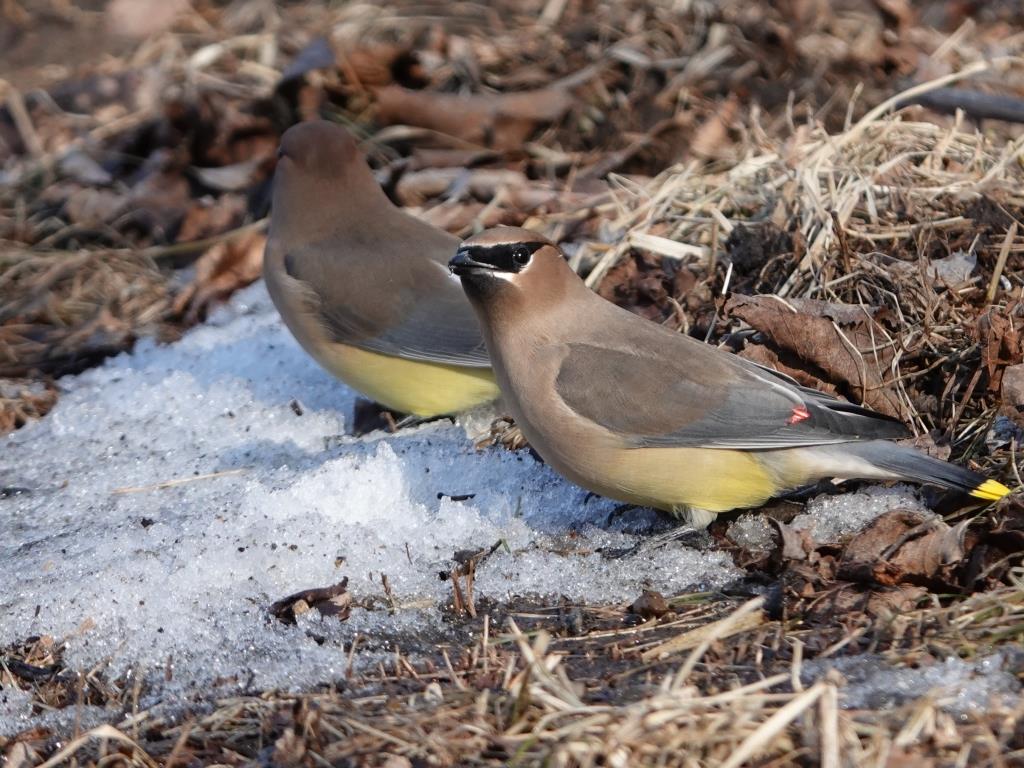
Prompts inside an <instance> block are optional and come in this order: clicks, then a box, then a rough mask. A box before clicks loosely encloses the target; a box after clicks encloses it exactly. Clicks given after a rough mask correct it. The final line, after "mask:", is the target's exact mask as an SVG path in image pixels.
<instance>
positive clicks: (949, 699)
mask: <svg viewBox="0 0 1024 768" xmlns="http://www.w3.org/2000/svg"><path fill="white" fill-rule="evenodd" d="M1022 667H1024V651H1021V650H1020V649H1016V648H1004V649H1002V650H1000V651H998V652H996V653H993V654H992V655H990V656H985V657H982V658H979V659H973V660H964V659H960V658H958V657H953V658H949V659H945V660H943V661H941V662H938V663H936V664H934V665H932V666H930V667H921V668H917V669H909V668H894V667H893V666H892V664H890V663H889V662H886V661H884V660H883V659H881V658H880V657H878V656H871V655H866V656H849V657H846V658H837V659H829V660H822V661H812V662H808V663H806V664H804V670H803V675H802V677H803V678H804V682H808V683H809V682H813V681H814V680H816V679H817V678H819V677H823V676H824V675H825V674H826V673H827V672H828V671H829V670H831V669H835V670H837V671H838V672H839V673H840V674H841V675H842V676H843V677H844V678H845V679H846V685H845V686H844V687H842V688H841V689H840V704H841V705H842V706H843V708H845V709H891V708H893V707H898V706H900V705H901V704H904V703H906V702H908V701H912V700H914V699H920V698H922V697H928V698H930V699H931V700H933V701H934V702H935V703H936V704H937V705H938V706H940V707H941V708H942V709H944V710H945V711H947V712H949V713H951V714H953V715H957V716H961V717H964V716H967V715H971V714H978V713H981V712H985V711H987V710H989V709H990V708H991V707H992V705H993V703H996V704H998V705H1002V706H1012V705H1013V704H1015V703H1016V701H1017V699H1018V697H1019V695H1020V689H1021V685H1020V681H1019V680H1018V679H1017V674H1018V673H1019V672H1020V670H1021V669H1022Z"/></svg>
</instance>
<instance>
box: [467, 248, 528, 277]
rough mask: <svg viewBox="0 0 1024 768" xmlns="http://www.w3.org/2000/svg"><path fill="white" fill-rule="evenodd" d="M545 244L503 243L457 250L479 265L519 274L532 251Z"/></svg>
mask: <svg viewBox="0 0 1024 768" xmlns="http://www.w3.org/2000/svg"><path fill="white" fill-rule="evenodd" d="M545 245H547V243H505V244H502V245H468V246H463V247H461V248H459V255H461V256H463V257H468V258H470V259H472V260H473V261H474V262H476V263H477V264H480V265H484V264H486V265H489V266H490V267H492V268H494V269H495V270H497V271H499V272H519V271H521V270H522V269H523V268H524V267H525V266H526V265H527V264H529V263H530V258H531V257H532V256H533V253H534V251H537V250H538V249H540V248H543V247H544V246H545Z"/></svg>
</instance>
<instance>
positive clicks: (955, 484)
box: [836, 440, 1010, 501]
mask: <svg viewBox="0 0 1024 768" xmlns="http://www.w3.org/2000/svg"><path fill="white" fill-rule="evenodd" d="M839 452H842V453H844V454H846V455H847V456H851V457H856V458H859V459H860V460H862V461H864V462H865V463H867V464H869V465H871V467H873V468H875V469H877V470H880V471H881V472H882V473H885V474H887V475H888V476H889V477H890V478H892V479H898V480H912V481H915V482H918V483H931V484H932V485H937V486H939V487H940V488H948V489H949V490H953V491H960V492H961V493H967V494H970V495H971V496H975V497H977V498H979V499H986V500H989V501H996V500H998V499H1001V498H1002V497H1003V496H1005V495H1006V494H1007V493H1009V492H1010V489H1009V488H1007V487H1006V486H1005V485H1003V484H1002V483H999V482H997V481H995V480H989V479H987V478H986V477H985V476H984V475H980V474H978V473H977V472H973V471H971V470H969V469H965V468H964V467H959V466H957V465H956V464H950V463H949V462H948V461H942V460H941V459H935V458H932V457H931V456H929V455H928V454H926V453H922V452H921V451H919V450H917V449H915V448H908V447H906V446H902V445H896V444H894V443H890V442H886V441H883V440H870V441H867V442H863V443H843V444H842V445H840V446H836V453H839ZM877 476H880V475H877Z"/></svg>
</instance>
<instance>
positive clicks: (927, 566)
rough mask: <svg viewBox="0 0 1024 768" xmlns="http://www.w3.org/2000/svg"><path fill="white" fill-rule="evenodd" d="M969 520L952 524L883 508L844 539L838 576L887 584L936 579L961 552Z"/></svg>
mask: <svg viewBox="0 0 1024 768" xmlns="http://www.w3.org/2000/svg"><path fill="white" fill-rule="evenodd" d="M968 523H969V521H964V522H962V523H959V524H958V525H956V526H955V527H953V528H951V527H950V526H948V525H947V524H946V523H944V522H943V521H942V520H938V519H935V518H928V517H925V516H924V515H922V514H920V513H918V512H911V511H907V510H898V509H897V510H893V511H891V512H886V513H885V514H884V515H882V516H881V517H879V518H877V519H876V520H874V521H873V522H872V523H871V525H869V526H868V527H867V528H865V529H864V530H863V531H861V532H860V533H858V534H857V535H856V536H855V537H854V538H853V539H852V540H851V541H850V543H849V544H847V546H846V549H845V551H844V552H843V556H842V559H841V560H840V563H839V577H840V578H843V579H849V580H851V581H861V582H864V581H867V582H875V583H878V584H885V585H890V586H892V585H895V584H923V583H928V582H931V581H933V580H936V579H941V578H942V576H943V573H944V572H945V571H946V570H948V569H949V568H951V567H952V566H955V565H956V564H958V563H960V562H961V561H962V560H963V559H964V557H965V556H966V551H965V546H964V538H965V534H966V531H967V525H968Z"/></svg>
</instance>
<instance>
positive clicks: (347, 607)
mask: <svg viewBox="0 0 1024 768" xmlns="http://www.w3.org/2000/svg"><path fill="white" fill-rule="evenodd" d="M311 609H316V610H317V611H319V613H320V615H321V616H334V617H336V618H337V619H338V621H344V620H345V619H347V618H348V617H349V613H351V611H352V595H351V594H349V591H348V577H347V576H346V577H345V578H344V579H342V580H341V581H340V582H339V583H337V584H334V585H332V586H330V587H317V588H314V589H304V590H302V591H301V592H296V593H294V594H291V595H288V597H283V598H281V599H280V600H278V601H277V602H275V603H273V604H272V605H271V606H270V615H271V616H273V617H274V618H275V619H277V620H278V621H281V622H283V623H285V624H294V623H295V617H296V616H299V615H301V614H303V613H306V612H307V611H309V610H311Z"/></svg>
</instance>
